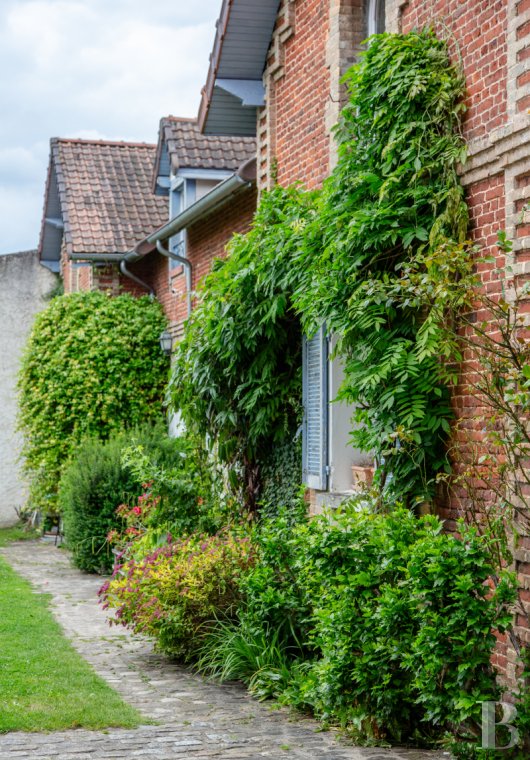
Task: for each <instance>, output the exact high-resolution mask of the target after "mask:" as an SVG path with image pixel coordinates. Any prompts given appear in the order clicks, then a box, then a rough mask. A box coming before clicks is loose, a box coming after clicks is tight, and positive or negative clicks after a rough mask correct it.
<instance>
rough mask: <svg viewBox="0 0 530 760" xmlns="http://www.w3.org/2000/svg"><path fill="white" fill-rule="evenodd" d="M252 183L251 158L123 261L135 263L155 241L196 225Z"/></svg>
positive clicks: (154, 233) (253, 177) (150, 248)
mask: <svg viewBox="0 0 530 760" xmlns="http://www.w3.org/2000/svg"><path fill="white" fill-rule="evenodd" d="M255 183H256V159H255V158H251V159H250V160H249V161H245V163H244V164H242V165H241V166H240V167H239V169H238V170H237V172H234V174H232V175H230V177H227V179H225V180H223V182H220V183H219V184H218V185H216V186H215V187H214V188H213V189H212V190H210V192H209V193H206V195H203V197H202V198H200V199H199V200H198V201H196V202H195V203H192V205H191V206H188V208H186V209H184V211H182V212H181V213H180V214H178V215H177V216H175V217H174V218H173V219H171V221H170V222H168V223H167V224H165V225H164V226H163V227H159V228H158V229H157V230H155V231H154V232H152V233H151V234H150V235H148V236H147V237H146V238H144V239H143V240H141V241H140V242H139V243H137V244H136V246H135V247H134V248H133V249H132V250H131V251H129V252H128V253H126V254H125V255H124V256H123V258H124V260H125V261H127V262H131V263H132V262H134V261H138V259H140V258H142V257H143V256H145V255H146V254H148V253H151V251H153V250H155V249H156V244H157V242H164V241H166V240H168V239H169V238H170V237H173V235H176V234H177V233H178V232H180V231H181V230H184V229H186V228H187V227H190V226H191V225H192V224H196V223H197V222H199V221H200V220H201V219H204V218H205V217H207V216H209V215H210V214H212V213H213V212H214V211H217V210H218V209H220V208H221V207H222V206H224V205H225V204H226V203H228V202H229V201H230V200H232V199H233V197H234V196H235V195H238V194H239V193H240V192H241V191H243V190H247V189H249V188H251V187H252V186H253V185H254V184H255Z"/></svg>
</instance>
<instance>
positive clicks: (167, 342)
mask: <svg viewBox="0 0 530 760" xmlns="http://www.w3.org/2000/svg"><path fill="white" fill-rule="evenodd" d="M158 340H159V341H160V348H161V349H162V352H163V353H164V354H165V355H166V356H171V349H172V348H173V338H172V337H171V333H170V332H169V331H168V330H164V332H163V333H160V337H159V339H158Z"/></svg>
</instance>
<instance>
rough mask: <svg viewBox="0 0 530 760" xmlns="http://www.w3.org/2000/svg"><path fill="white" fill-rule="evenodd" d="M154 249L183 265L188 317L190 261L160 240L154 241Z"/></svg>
mask: <svg viewBox="0 0 530 760" xmlns="http://www.w3.org/2000/svg"><path fill="white" fill-rule="evenodd" d="M156 250H157V251H158V253H161V254H162V256H165V257H166V258H168V259H173V261H178V263H179V264H182V266H183V267H184V276H185V278H186V301H187V305H188V317H189V316H190V315H191V261H190V260H189V259H186V258H185V257H184V256H179V254H178V253H173V251H170V250H168V249H167V248H166V247H165V246H164V245H162V242H161V241H160V240H157V241H156Z"/></svg>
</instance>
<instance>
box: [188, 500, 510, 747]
mask: <svg viewBox="0 0 530 760" xmlns="http://www.w3.org/2000/svg"><path fill="white" fill-rule="evenodd" d="M461 531H462V538H456V537H455V536H452V535H448V534H444V533H443V532H442V524H441V522H440V521H439V520H438V519H437V518H435V517H423V518H420V519H418V518H416V517H415V516H414V515H412V514H411V513H410V512H409V511H408V510H401V509H394V510H392V511H391V512H390V514H374V513H373V512H366V511H359V505H358V503H355V502H353V503H352V504H350V505H347V506H346V507H345V508H344V510H343V511H341V512H334V513H333V514H325V515H322V516H319V517H316V518H313V519H311V520H307V519H305V518H304V517H303V516H302V515H301V514H300V515H299V516H298V517H297V518H295V522H294V523H293V520H292V519H290V518H289V517H288V515H286V514H284V515H281V516H280V517H278V518H276V519H274V520H270V521H264V523H263V524H262V525H261V526H260V527H259V528H258V529H257V530H256V534H255V539H254V543H255V545H256V555H257V562H256V564H255V565H253V566H252V567H251V569H250V571H249V572H247V573H245V575H244V576H243V577H242V578H241V581H240V588H241V591H242V593H243V603H242V604H241V605H240V607H239V610H238V615H237V618H238V624H239V627H238V629H237V630H236V628H234V627H233V626H232V627H228V628H227V627H220V628H218V629H217V630H216V631H215V632H214V634H213V635H212V637H211V638H210V639H209V640H207V642H206V652H205V653H203V659H202V661H201V665H202V666H203V668H204V669H206V670H208V669H209V670H210V672H213V673H216V674H218V675H220V676H221V677H227V674H228V673H229V674H230V677H236V676H237V677H239V678H242V679H243V680H244V681H245V682H246V683H248V684H253V685H254V688H256V689H257V690H258V691H259V690H260V689H261V691H260V692H259V693H261V694H263V695H268V694H274V695H276V696H280V698H281V699H282V701H284V702H287V703H291V704H294V705H296V706H297V707H302V708H304V709H307V708H310V709H311V710H313V711H314V712H315V713H316V715H317V716H318V717H320V718H322V719H324V720H326V721H330V722H339V723H341V724H342V725H344V726H345V727H347V728H348V730H349V731H350V732H351V733H352V734H353V735H355V736H356V737H357V738H358V739H360V740H363V741H376V742H380V741H394V742H396V741H399V742H402V741H424V742H425V741H434V740H437V739H440V738H441V736H442V735H443V733H444V731H446V730H448V731H450V732H451V734H452V735H453V736H463V737H469V736H474V737H475V738H476V736H477V732H478V731H479V726H480V714H481V705H480V702H481V701H482V700H488V699H493V700H494V699H496V698H497V697H498V694H499V690H498V687H497V685H496V682H495V672H494V670H493V668H492V666H491V664H490V657H491V654H492V651H493V649H494V646H495V641H496V640H495V636H494V631H495V630H497V631H503V630H505V629H506V627H507V626H508V625H509V624H510V622H511V615H510V612H509V609H510V605H511V603H512V602H513V599H514V596H515V593H514V581H513V578H512V576H511V575H510V574H508V573H501V575H500V577H499V582H498V585H497V586H496V588H495V589H492V588H490V585H489V583H488V581H489V579H490V576H491V575H492V574H493V573H494V572H495V567H494V565H493V563H492V561H491V555H490V547H489V546H488V541H487V539H485V538H481V537H480V536H479V535H478V534H477V533H476V531H475V530H473V529H469V528H465V527H464V526H463V525H462V526H461ZM272 632H274V637H273V636H272ZM260 641H261V642H269V643H270V644H271V649H272V651H271V652H269V653H268V654H267V656H266V657H265V660H264V662H263V668H264V671H263V673H261V675H260V672H259V671H258V670H256V672H255V675H256V678H255V679H253V677H252V676H253V674H252V672H251V666H252V661H253V660H252V656H251V653H252V652H254V651H256V650H257V647H258V643H259V642H260ZM216 647H217V649H216ZM249 650H250V651H249ZM264 656H265V655H264ZM238 668H239V669H240V670H239V671H238ZM260 670H261V669H260ZM267 673H268V674H269V675H267ZM272 674H275V677H274V678H273V677H272ZM262 676H263V677H262Z"/></svg>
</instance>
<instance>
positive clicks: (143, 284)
mask: <svg viewBox="0 0 530 760" xmlns="http://www.w3.org/2000/svg"><path fill="white" fill-rule="evenodd" d="M120 272H121V273H122V274H123V275H125V277H128V278H129V280H132V281H133V282H135V283H136V284H137V285H139V286H140V287H141V288H143V289H144V290H147V291H148V292H149V295H150V296H151V298H154V297H155V291H154V290H153V288H152V287H151V286H150V285H148V284H147V283H146V282H144V281H143V280H141V279H140V278H139V277H137V276H136V275H135V274H133V273H132V272H130V271H129V270H128V269H127V264H126V262H125V259H122V260H121V261H120Z"/></svg>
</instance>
